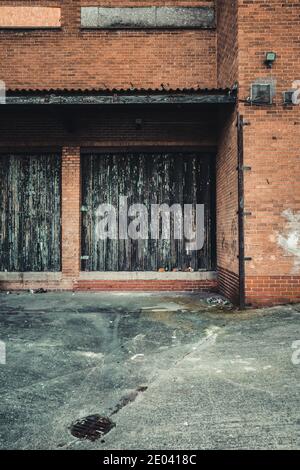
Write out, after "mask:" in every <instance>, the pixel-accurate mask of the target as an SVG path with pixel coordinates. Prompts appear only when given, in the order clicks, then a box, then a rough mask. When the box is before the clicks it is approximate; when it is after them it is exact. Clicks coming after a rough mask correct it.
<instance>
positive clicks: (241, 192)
mask: <svg viewBox="0 0 300 470" xmlns="http://www.w3.org/2000/svg"><path fill="white" fill-rule="evenodd" d="M237 134H238V136H237V137H238V139H237V140H238V227H239V307H240V309H241V310H242V309H244V308H245V306H246V301H245V232H244V119H243V116H241V115H240V114H239V113H238V117H237Z"/></svg>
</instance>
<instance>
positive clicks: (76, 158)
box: [62, 147, 81, 288]
mask: <svg viewBox="0 0 300 470" xmlns="http://www.w3.org/2000/svg"><path fill="white" fill-rule="evenodd" d="M80 206H81V181H80V147H64V148H63V152H62V275H63V285H64V287H65V288H72V287H73V285H74V282H75V281H76V280H77V279H78V276H79V272H80V233H81V217H80V216H81V213H80Z"/></svg>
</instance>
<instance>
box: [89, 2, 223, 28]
mask: <svg viewBox="0 0 300 470" xmlns="http://www.w3.org/2000/svg"><path fill="white" fill-rule="evenodd" d="M81 27H82V28H98V29H148V28H150V29H151V28H167V29H168V28H172V29H176V28H180V29H181V28H191V29H194V28H196V29H197V28H205V29H207V28H214V27H215V11H214V8H212V7H205V6H204V7H124V8H123V7H81Z"/></svg>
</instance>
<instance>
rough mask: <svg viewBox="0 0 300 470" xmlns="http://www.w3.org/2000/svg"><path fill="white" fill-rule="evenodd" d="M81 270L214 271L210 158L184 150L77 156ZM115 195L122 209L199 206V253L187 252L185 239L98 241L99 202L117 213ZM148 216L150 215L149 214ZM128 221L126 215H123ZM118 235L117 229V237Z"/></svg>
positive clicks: (213, 190) (212, 167) (211, 156)
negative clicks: (201, 209)
mask: <svg viewBox="0 0 300 470" xmlns="http://www.w3.org/2000/svg"><path fill="white" fill-rule="evenodd" d="M82 186H83V187H82V197H83V201H82V202H83V213H82V221H83V223H82V255H83V256H85V257H88V258H87V259H84V260H83V261H82V270H86V271H157V270H158V269H160V268H165V269H168V270H170V271H171V270H173V269H178V270H186V269H188V268H190V267H191V268H193V269H194V270H214V269H215V262H216V250H215V187H214V156H213V155H202V154H200V155H199V154H196V153H195V154H186V153H159V154H157V153H155V154H151V153H138V154H137V153H132V154H92V155H83V156H82ZM120 196H127V197H128V200H127V203H128V207H130V206H131V205H132V204H144V205H145V206H146V207H147V209H148V214H149V215H150V213H151V205H152V204H168V205H169V206H172V205H173V204H180V205H181V207H183V205H184V204H193V205H194V206H195V205H196V204H204V206H205V239H204V247H203V248H202V249H201V250H199V251H192V252H187V250H186V243H185V240H176V239H175V237H174V234H173V232H172V231H174V225H173V224H171V237H170V238H171V239H170V240H163V239H160V240H155V239H152V237H151V234H150V224H151V220H149V219H148V222H149V237H148V239H146V240H145V239H143V240H133V239H130V238H129V239H128V240H122V239H121V240H120V239H116V240H115V239H110V238H108V239H106V240H103V239H99V230H98V228H99V220H100V218H99V206H100V205H102V204H111V205H113V206H114V207H116V208H117V212H118V211H119V203H120ZM150 218H151V217H150ZM128 220H129V219H128ZM119 235H120V234H119V233H118V236H119Z"/></svg>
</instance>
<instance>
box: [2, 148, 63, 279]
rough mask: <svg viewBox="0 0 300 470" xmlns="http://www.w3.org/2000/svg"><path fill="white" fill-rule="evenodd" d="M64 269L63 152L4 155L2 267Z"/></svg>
mask: <svg viewBox="0 0 300 470" xmlns="http://www.w3.org/2000/svg"><path fill="white" fill-rule="evenodd" d="M60 269H61V159H60V156H59V155H56V154H54V155H53V154H51V155H50V154H46V155H40V154H39V155H33V154H31V155H29V154H28V155H27V154H26V155H20V154H16V155H12V154H9V155H0V270H1V271H4V270H7V271H10V272H30V271H31V272H39V271H60Z"/></svg>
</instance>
